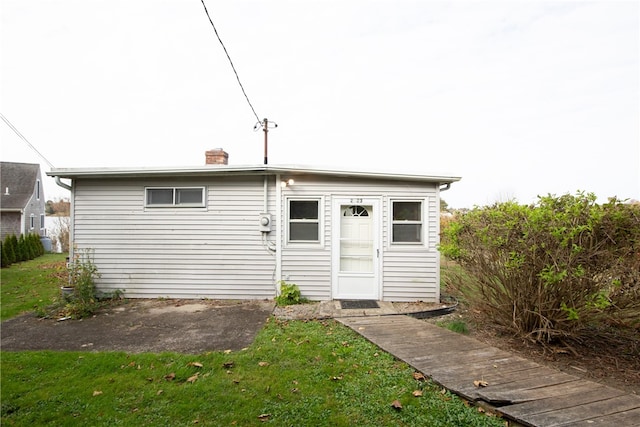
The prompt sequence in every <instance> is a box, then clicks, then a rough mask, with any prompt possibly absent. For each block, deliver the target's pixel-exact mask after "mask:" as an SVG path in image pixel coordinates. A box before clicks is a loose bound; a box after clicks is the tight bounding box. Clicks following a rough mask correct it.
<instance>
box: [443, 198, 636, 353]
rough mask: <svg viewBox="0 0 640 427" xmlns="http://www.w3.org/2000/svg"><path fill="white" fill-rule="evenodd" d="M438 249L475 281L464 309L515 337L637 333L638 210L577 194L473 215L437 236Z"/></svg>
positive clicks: (550, 338)
mask: <svg viewBox="0 0 640 427" xmlns="http://www.w3.org/2000/svg"><path fill="white" fill-rule="evenodd" d="M440 249H441V251H442V253H443V254H444V255H445V256H446V257H448V258H450V259H453V260H456V261H458V262H459V263H460V264H461V265H462V266H463V267H464V268H465V270H466V271H467V272H468V273H470V274H471V275H472V276H473V277H474V278H475V279H476V280H475V281H474V282H475V284H474V286H472V287H466V289H463V291H464V292H465V294H466V296H467V297H468V298H469V300H470V302H471V303H473V304H478V305H479V306H480V307H481V310H479V311H481V312H482V313H484V314H485V315H486V316H488V317H489V318H490V319H492V320H493V321H495V322H496V323H497V324H498V325H501V326H504V327H507V328H509V329H510V330H512V331H515V332H516V333H518V334H520V335H526V336H528V337H531V338H533V339H534V340H536V341H539V342H550V341H553V340H556V339H560V340H564V339H565V338H574V339H580V338H584V337H586V336H589V335H590V334H593V333H595V332H597V331H599V330H602V329H603V328H604V327H607V326H619V327H624V328H631V329H632V330H635V331H636V332H638V331H640V207H639V206H638V205H631V204H625V203H622V202H620V201H618V200H616V199H610V200H609V202H608V203H605V204H602V205H599V204H597V203H596V198H595V196H594V195H592V194H584V193H577V194H576V195H575V196H573V195H564V196H560V197H556V196H547V197H539V199H538V202H537V203H536V204H534V205H531V206H524V205H519V204H517V203H515V202H506V203H499V204H495V205H493V206H490V207H484V208H476V209H474V210H472V211H470V212H468V213H467V214H464V215H461V216H459V217H458V218H457V219H456V220H455V221H453V222H451V223H450V224H449V225H448V226H447V227H446V228H445V229H444V230H443V233H442V243H441V246H440ZM467 282H468V281H467Z"/></svg>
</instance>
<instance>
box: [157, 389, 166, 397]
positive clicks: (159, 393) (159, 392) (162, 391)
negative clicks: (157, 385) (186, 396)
mask: <svg viewBox="0 0 640 427" xmlns="http://www.w3.org/2000/svg"><path fill="white" fill-rule="evenodd" d="M162 393H164V390H158V392H157V393H156V396H160V395H161V394H162Z"/></svg>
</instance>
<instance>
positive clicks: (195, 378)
mask: <svg viewBox="0 0 640 427" xmlns="http://www.w3.org/2000/svg"><path fill="white" fill-rule="evenodd" d="M199 374H200V372H196V373H195V375H191V376H190V377H189V378H187V382H188V383H192V384H193V383H195V382H196V380H197V379H198V375H199Z"/></svg>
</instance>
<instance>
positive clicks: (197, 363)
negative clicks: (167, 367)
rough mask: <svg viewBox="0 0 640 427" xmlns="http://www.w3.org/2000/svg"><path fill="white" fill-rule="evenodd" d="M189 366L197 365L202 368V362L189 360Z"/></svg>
mask: <svg viewBox="0 0 640 427" xmlns="http://www.w3.org/2000/svg"><path fill="white" fill-rule="evenodd" d="M187 366H195V367H196V368H202V363H200V362H189V363H187Z"/></svg>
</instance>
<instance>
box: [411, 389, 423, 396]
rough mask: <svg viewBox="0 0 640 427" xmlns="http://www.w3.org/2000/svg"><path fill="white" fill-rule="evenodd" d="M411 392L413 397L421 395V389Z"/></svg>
mask: <svg viewBox="0 0 640 427" xmlns="http://www.w3.org/2000/svg"><path fill="white" fill-rule="evenodd" d="M411 394H413V396H414V397H420V396H422V390H414V391H413V393H411Z"/></svg>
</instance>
